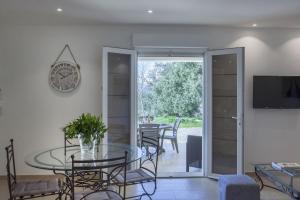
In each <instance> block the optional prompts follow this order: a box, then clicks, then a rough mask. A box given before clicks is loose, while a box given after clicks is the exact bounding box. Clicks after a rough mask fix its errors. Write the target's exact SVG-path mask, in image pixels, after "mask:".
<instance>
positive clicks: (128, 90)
mask: <svg viewBox="0 0 300 200" xmlns="http://www.w3.org/2000/svg"><path fill="white" fill-rule="evenodd" d="M102 58H103V59H102V60H103V63H102V117H103V121H104V123H105V124H106V125H107V127H108V128H109V129H108V131H107V132H108V134H106V137H105V138H104V142H106V143H107V142H113V143H123V144H131V145H135V144H136V130H137V129H136V115H135V113H136V95H135V92H136V88H135V87H136V67H135V66H136V51H134V50H128V49H119V48H110V47H104V48H103V57H102Z"/></svg>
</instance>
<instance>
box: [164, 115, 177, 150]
mask: <svg viewBox="0 0 300 200" xmlns="http://www.w3.org/2000/svg"><path fill="white" fill-rule="evenodd" d="M180 123H181V118H179V117H177V118H176V120H175V123H174V125H173V127H172V128H171V129H165V130H164V132H163V137H162V141H161V148H163V144H164V143H163V142H164V140H170V141H171V144H172V147H173V150H174V149H175V148H176V152H177V153H179V149H178V141H177V133H178V128H179V126H180ZM170 132H171V134H169V133H170ZM174 147H175V148H174Z"/></svg>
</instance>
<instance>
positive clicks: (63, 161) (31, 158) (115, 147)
mask: <svg viewBox="0 0 300 200" xmlns="http://www.w3.org/2000/svg"><path fill="white" fill-rule="evenodd" d="M98 149H99V151H97V150H95V153H94V154H91V153H88V154H87V153H84V154H82V153H81V151H80V146H77V145H76V146H68V147H67V148H66V155H65V148H64V147H57V148H51V149H44V150H41V151H36V152H33V153H31V154H30V155H28V156H26V157H25V163H26V164H27V165H29V166H31V167H34V168H39V169H46V170H56V171H68V170H72V159H71V155H74V159H75V160H102V159H112V158H118V157H122V156H124V155H125V151H127V152H128V157H127V161H128V162H129V163H130V162H134V161H136V160H138V159H140V158H141V157H142V155H143V153H142V150H141V149H140V148H139V147H137V146H131V145H126V144H116V143H112V144H100V145H99V146H98ZM99 164H101V163H99ZM106 164H108V163H107V162H106Z"/></svg>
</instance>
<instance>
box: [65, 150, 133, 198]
mask: <svg viewBox="0 0 300 200" xmlns="http://www.w3.org/2000/svg"><path fill="white" fill-rule="evenodd" d="M71 158H72V173H71V176H69V177H67V178H66V181H67V182H66V185H69V187H70V193H71V194H69V196H70V199H71V200H96V199H97V200H124V199H125V197H126V180H127V179H126V174H125V176H124V178H123V180H122V182H120V185H119V186H122V187H123V188H124V189H123V194H122V195H121V194H120V193H121V191H120V190H119V191H117V189H118V187H115V186H114V185H113V184H112V180H113V179H115V178H116V176H118V175H119V174H120V173H121V172H125V171H126V169H127V152H124V156H121V157H117V158H110V159H103V160H75V159H74V155H72V156H71ZM86 170H88V171H90V170H92V171H98V172H99V173H101V177H100V178H99V180H98V181H97V182H95V183H94V184H92V185H90V186H89V187H88V188H85V190H84V191H81V192H75V187H76V181H75V179H76V176H77V175H78V174H80V173H81V172H85V171H86Z"/></svg>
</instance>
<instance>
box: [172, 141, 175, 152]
mask: <svg viewBox="0 0 300 200" xmlns="http://www.w3.org/2000/svg"><path fill="white" fill-rule="evenodd" d="M171 144H172V148H173V150H175V145H174V142H173V140H171Z"/></svg>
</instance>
